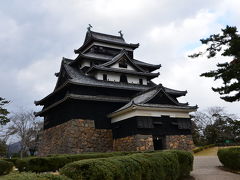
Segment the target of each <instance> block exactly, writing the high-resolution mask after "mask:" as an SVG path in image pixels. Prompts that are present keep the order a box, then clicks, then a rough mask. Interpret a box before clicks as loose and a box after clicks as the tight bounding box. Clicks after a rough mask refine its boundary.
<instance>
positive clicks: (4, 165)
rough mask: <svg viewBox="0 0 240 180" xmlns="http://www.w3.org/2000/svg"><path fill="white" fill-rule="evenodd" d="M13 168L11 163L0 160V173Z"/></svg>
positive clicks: (5, 172)
mask: <svg viewBox="0 0 240 180" xmlns="http://www.w3.org/2000/svg"><path fill="white" fill-rule="evenodd" d="M12 169H13V163H11V162H8V161H4V160H0V175H4V174H8V173H9V172H11V171H12Z"/></svg>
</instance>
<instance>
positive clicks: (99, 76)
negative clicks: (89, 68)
mask: <svg viewBox="0 0 240 180" xmlns="http://www.w3.org/2000/svg"><path fill="white" fill-rule="evenodd" d="M94 77H95V78H96V79H98V80H103V74H102V73H100V72H98V73H96V74H94Z"/></svg>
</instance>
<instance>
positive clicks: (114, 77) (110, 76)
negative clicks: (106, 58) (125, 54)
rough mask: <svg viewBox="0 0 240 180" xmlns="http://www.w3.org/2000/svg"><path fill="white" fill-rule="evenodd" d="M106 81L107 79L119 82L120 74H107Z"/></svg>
mask: <svg viewBox="0 0 240 180" xmlns="http://www.w3.org/2000/svg"><path fill="white" fill-rule="evenodd" d="M107 79H108V81H115V82H119V81H120V74H117V73H108V74H107Z"/></svg>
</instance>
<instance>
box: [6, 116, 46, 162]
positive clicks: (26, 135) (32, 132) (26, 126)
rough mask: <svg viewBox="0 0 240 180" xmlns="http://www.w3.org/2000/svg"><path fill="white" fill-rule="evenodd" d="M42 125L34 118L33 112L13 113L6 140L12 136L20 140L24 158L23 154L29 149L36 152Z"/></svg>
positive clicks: (7, 128)
mask: <svg viewBox="0 0 240 180" xmlns="http://www.w3.org/2000/svg"><path fill="white" fill-rule="evenodd" d="M42 124H43V123H42V122H40V121H39V120H37V118H36V117H35V116H34V113H33V111H22V112H18V113H13V115H12V116H11V117H10V123H9V125H8V126H7V127H6V133H5V139H8V138H9V137H11V136H14V137H15V138H18V139H19V141H20V145H21V151H20V156H21V158H22V157H23V153H26V152H27V151H28V150H29V149H31V150H32V149H34V150H36V147H37V141H38V138H39V134H40V131H41V129H42Z"/></svg>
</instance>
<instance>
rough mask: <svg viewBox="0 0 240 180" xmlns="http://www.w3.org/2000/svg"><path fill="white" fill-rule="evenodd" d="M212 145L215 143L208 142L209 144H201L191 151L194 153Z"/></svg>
mask: <svg viewBox="0 0 240 180" xmlns="http://www.w3.org/2000/svg"><path fill="white" fill-rule="evenodd" d="M214 146H215V144H209V145H205V146H201V147H196V148H194V149H193V150H192V151H193V152H194V153H197V152H200V151H202V150H204V149H208V148H211V147H214Z"/></svg>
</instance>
